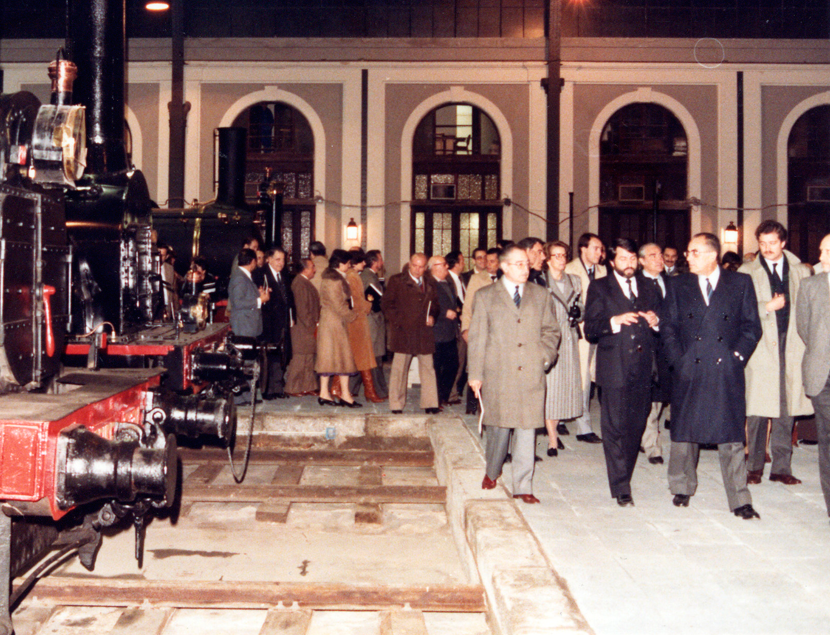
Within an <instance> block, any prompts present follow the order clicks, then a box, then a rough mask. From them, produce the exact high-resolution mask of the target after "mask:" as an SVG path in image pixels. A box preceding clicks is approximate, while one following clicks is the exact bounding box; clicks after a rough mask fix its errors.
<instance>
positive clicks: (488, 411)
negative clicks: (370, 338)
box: [467, 281, 560, 429]
mask: <svg viewBox="0 0 830 635" xmlns="http://www.w3.org/2000/svg"><path fill="white" fill-rule="evenodd" d="M552 303H553V300H552V299H551V297H550V293H548V291H547V289H543V288H542V287H540V286H539V285H537V284H533V283H528V284H525V286H524V294H523V295H522V302H521V307H520V308H516V305H515V304H514V303H513V298H512V297H511V295H510V294H509V293H508V291H507V289H505V287H504V285H503V284H502V283H501V282H500V281H499V282H497V283H496V284H490V285H487V286H485V287H482V288H481V289H479V290H478V292H477V293H476V295H475V299H474V300H473V320H472V323H471V325H470V333H469V338H470V341H469V344H468V348H467V368H468V372H469V377H470V381H481V382H482V385H481V394H482V401H483V403H484V424H485V425H488V426H496V427H500V428H522V429H533V428H539V427H541V426H543V425H544V424H545V371H546V370H547V369H548V368H549V367H550V366H551V365H552V364H553V363H554V362H555V361H556V356H557V349H558V347H559V338H560V332H559V325H558V324H557V323H556V318H555V317H554V310H553V306H552Z"/></svg>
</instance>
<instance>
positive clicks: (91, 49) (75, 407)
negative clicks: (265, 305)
mask: <svg viewBox="0 0 830 635" xmlns="http://www.w3.org/2000/svg"><path fill="white" fill-rule="evenodd" d="M72 11H73V14H72V19H71V23H72V25H75V28H76V29H81V30H84V29H89V30H88V32H86V33H81V34H80V35H79V34H78V33H75V34H74V35H73V37H71V38H68V40H67V44H68V46H67V48H68V49H69V53H68V54H64V53H63V52H59V54H58V56H57V59H56V60H55V61H54V62H53V64H52V65H50V68H49V74H50V77H51V78H52V97H51V103H50V104H41V103H40V102H39V101H38V99H37V98H36V97H35V96H34V95H32V94H30V93H26V92H20V93H15V94H10V95H0V512H2V513H0V635H9V634H10V633H11V632H12V623H11V617H10V609H11V608H12V607H13V606H14V604H15V602H16V601H17V599H18V598H19V597H20V595H21V594H22V593H25V591H26V590H27V588H28V586H29V585H30V584H32V583H33V582H34V581H35V580H36V578H37V576H38V575H39V574H40V572H42V571H43V570H44V569H45V568H46V567H47V566H48V564H49V562H51V561H49V562H47V563H46V564H45V565H42V566H41V567H39V568H38V569H37V570H36V571H35V572H34V573H33V574H32V576H30V578H29V579H28V580H27V581H26V583H24V584H23V585H21V586H20V587H19V588H18V589H16V590H15V592H14V594H12V593H11V582H10V580H11V578H12V577H14V576H16V575H18V574H19V573H21V572H24V571H26V570H28V569H30V568H31V567H32V566H33V565H34V564H35V563H37V562H38V561H40V560H41V559H42V558H43V556H44V555H45V554H46V553H47V552H48V551H50V550H52V549H54V548H55V547H56V546H59V547H61V549H60V550H59V551H58V552H57V554H56V556H55V557H63V556H64V555H65V554H66V553H68V552H70V551H73V550H74V551H77V552H78V555H79V556H80V558H81V562H82V563H83V564H84V566H86V567H87V568H90V569H91V568H92V567H93V566H94V562H95V555H96V552H97V549H98V546H99V545H100V541H101V532H102V529H103V528H105V527H108V526H112V525H113V524H115V523H117V522H119V521H120V520H121V519H129V518H131V519H132V521H133V525H134V527H135V530H136V557H137V558H138V559H139V561H140V559H141V550H142V536H143V526H144V518H145V516H146V515H147V514H148V513H155V512H163V510H164V509H165V508H167V507H169V506H170V505H171V504H172V503H173V502H174V498H175V492H176V486H177V479H178V476H177V472H178V470H177V451H176V450H177V441H176V438H177V436H185V437H191V438H193V437H201V438H203V439H207V440H208V442H213V443H218V444H222V445H225V446H228V447H230V445H231V444H232V442H233V438H234V435H235V430H236V410H235V407H234V402H233V398H232V396H233V393H234V391H235V390H238V388H239V387H240V386H241V385H242V383H243V382H245V381H246V379H247V378H249V377H251V376H254V377H256V374H257V372H258V366H257V364H258V362H257V359H258V356H259V354H260V351H259V350H258V349H257V344H256V343H255V342H252V341H248V340H241V339H236V340H233V339H232V338H231V337H229V333H228V329H227V325H222V324H214V325H206V324H204V321H199V320H197V324H196V327H195V328H190V329H187V331H188V332H184V330H183V329H182V328H181V326H180V324H181V319H180V317H181V316H178V315H174V316H172V317H173V319H172V320H170V321H167V322H165V321H164V320H162V319H160V316H161V313H160V306H161V305H162V304H163V302H161V300H160V298H161V296H162V292H163V280H162V276H161V275H160V260H159V258H158V255H157V254H156V253H155V249H154V245H153V227H152V216H151V209H152V207H153V204H152V202H151V200H150V196H149V193H148V188H147V184H146V182H145V180H144V177H143V175H142V174H141V172H140V171H139V170H136V169H134V168H133V167H132V166H130V165H129V164H128V161H127V156H126V150H125V146H124V117H123V114H124V95H123V92H124V91H123V86H124V45H125V42H124V36H123V33H124V25H123V19H124V16H123V2H122V3H119V2H108V1H107V0H90V1H89V2H83V3H73V5H72ZM73 52H84V54H83V55H73ZM72 57H75V58H76V59H75V60H72V61H71V58H72ZM74 62H77V65H76V64H75V63H74ZM76 77H77V84H74V83H73V82H74V81H75V78H76ZM119 86H120V87H121V88H120V89H119V88H118V87H119ZM74 97H78V101H79V102H80V103H81V104H84V105H76V104H74V103H73V98H74ZM78 359H81V360H82V361H83V364H82V365H81V366H80V367H75V368H70V367H68V366H67V364H68V363H69V362H70V360H78ZM136 360H138V363H136ZM148 360H153V362H154V363H152V364H151V363H148ZM159 360H160V361H161V362H162V364H160V365H159V364H156V363H155V362H157V361H159ZM102 365H105V366H107V367H108V368H107V369H106V371H102V370H100V368H101V366H102ZM251 414H252V415H253V413H251Z"/></svg>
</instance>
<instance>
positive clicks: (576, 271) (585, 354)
mask: <svg viewBox="0 0 830 635" xmlns="http://www.w3.org/2000/svg"><path fill="white" fill-rule="evenodd" d="M565 273H570V274H573V275H575V276H577V277H578V278H579V281H580V282H581V283H582V297H580V298H579V300H580V302H582V304H583V305H584V304H585V298H586V297H587V295H588V285H589V284H590V283H591V280H590V278H588V272H587V271H586V270H585V266H584V265H583V264H582V261H581V260H580V259H579V258H578V257H577V258H574V259H573V260H571V261H570V262H569V263H568V264H567V265H565ZM606 275H607V270H606V268H605V265H597V266H596V271H595V272H594V279H597V278H604V277H605V276H606ZM579 328H580V329H581V328H583V326H582V325H580V326H579ZM582 335H583V337H582V339H580V340H579V368H580V372H581V373H582V377H583V382H584V383H583V388H584V387H586V386H587V385H588V382H589V381H594V379H595V378H596V375H597V360H596V355H591V353H592V352H594V351H596V348H597V345H596V344H591V343H590V342H589V341H588V340H586V339H585V337H584V336H585V332H584V331H583V332H582ZM589 362H590V364H589ZM589 373H590V379H588V376H589Z"/></svg>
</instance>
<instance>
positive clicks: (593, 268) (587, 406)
mask: <svg viewBox="0 0 830 635" xmlns="http://www.w3.org/2000/svg"><path fill="white" fill-rule="evenodd" d="M576 252H577V254H579V255H578V256H577V257H576V258H574V259H573V260H571V261H570V262H569V263H568V264H567V265H565V273H570V274H573V275H575V276H579V281H580V282H581V283H582V297H581V298H580V300H581V301H582V302H585V298H586V297H587V295H588V286H589V285H590V284H591V281H592V280H595V279H597V278H604V277H605V276H606V273H607V270H606V269H605V265H601V264H599V261H600V259H601V258H602V241H601V240H600V239H599V236H597V235H596V234H591V233H587V232H586V233H584V234H582V235H581V236H580V237H579V240H578V241H577V250H576ZM580 328H583V327H582V325H580ZM596 350H597V345H596V344H591V343H590V342H588V340H586V339H585V337H584V333H583V337H582V339H580V340H579V368H580V372H581V373H582V416H581V417H577V419H575V423H576V438H577V440H578V441H584V442H585V443H602V439H600V438H599V435H598V434H597V433H596V432H594V431H593V429H592V428H591V382H592V381H593V379H594V376H595V374H596V360H595V359H594V357H595V355H596ZM557 431H558V432H559V434H569V432H568V428H566V427H565V424H564V423H561V422H560V423H559V425H558V426H557Z"/></svg>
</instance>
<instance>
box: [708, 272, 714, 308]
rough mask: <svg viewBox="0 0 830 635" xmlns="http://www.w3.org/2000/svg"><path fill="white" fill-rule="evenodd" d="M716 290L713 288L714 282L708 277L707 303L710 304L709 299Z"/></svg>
mask: <svg viewBox="0 0 830 635" xmlns="http://www.w3.org/2000/svg"><path fill="white" fill-rule="evenodd" d="M714 291H715V290H714V289H713V288H712V283H711V282H709V278H706V304H709V301H710V300H711V299H712V293H713V292H714Z"/></svg>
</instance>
